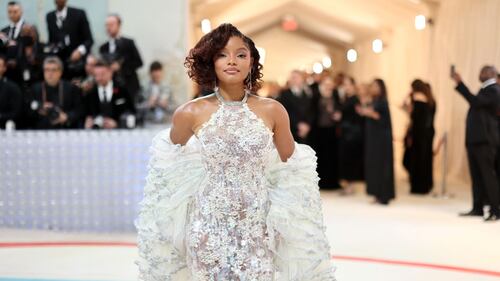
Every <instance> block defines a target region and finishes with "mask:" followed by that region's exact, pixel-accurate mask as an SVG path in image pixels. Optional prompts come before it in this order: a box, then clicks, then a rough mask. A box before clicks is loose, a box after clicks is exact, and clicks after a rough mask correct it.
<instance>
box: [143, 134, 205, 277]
mask: <svg viewBox="0 0 500 281" xmlns="http://www.w3.org/2000/svg"><path fill="white" fill-rule="evenodd" d="M150 153H151V159H150V162H149V166H148V175H147V177H146V186H145V188H144V197H143V200H142V201H141V203H140V211H139V216H138V218H137V219H136V221H135V226H136V228H137V232H138V241H137V244H138V248H139V259H138V260H137V261H136V264H137V265H138V266H139V280H148V281H153V280H155V281H156V280H158V281H160V280H161V281H166V280H187V279H185V278H184V277H182V276H185V274H186V273H187V270H185V269H186V258H185V256H186V247H185V239H184V237H185V233H186V231H185V225H186V223H187V212H188V205H189V202H190V201H191V200H192V197H193V195H194V194H195V192H196V191H197V189H198V187H199V186H200V185H201V183H202V181H203V178H204V169H203V165H202V162H201V155H200V150H199V143H197V140H196V139H195V138H191V140H190V141H189V142H188V144H186V145H184V146H181V145H180V144H173V143H172V141H171V139H170V129H167V130H163V131H161V132H160V133H158V134H157V135H156V136H155V137H154V138H153V143H152V146H151V148H150Z"/></svg>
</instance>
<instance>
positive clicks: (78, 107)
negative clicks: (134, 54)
mask: <svg viewBox="0 0 500 281" xmlns="http://www.w3.org/2000/svg"><path fill="white" fill-rule="evenodd" d="M59 83H62V104H60V103H59V97H58V95H56V96H50V95H47V101H48V102H52V103H54V104H55V105H57V106H58V107H59V108H60V109H61V110H62V111H64V112H65V113H66V114H67V115H68V121H67V122H66V123H65V124H59V125H52V124H50V120H49V118H48V117H46V116H43V115H40V114H38V112H37V111H35V112H33V114H34V115H35V128H37V129H61V128H73V129H75V128H79V127H81V125H82V124H83V122H82V120H83V119H82V117H83V103H82V93H81V91H80V88H78V87H76V86H75V85H73V84H72V83H70V82H68V81H65V80H61V82H59ZM43 87H44V83H43V82H39V83H36V84H35V85H33V88H32V95H33V97H32V98H31V99H32V100H31V102H32V101H36V102H37V103H38V104H39V105H40V106H41V105H42V104H43ZM31 102H30V104H31Z"/></svg>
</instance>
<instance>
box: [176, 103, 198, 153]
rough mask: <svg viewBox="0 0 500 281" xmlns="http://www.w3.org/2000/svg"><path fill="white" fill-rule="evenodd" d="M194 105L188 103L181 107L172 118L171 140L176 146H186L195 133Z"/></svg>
mask: <svg viewBox="0 0 500 281" xmlns="http://www.w3.org/2000/svg"><path fill="white" fill-rule="evenodd" d="M193 106H194V105H193V103H192V102H188V103H185V104H183V105H181V106H179V107H178V108H177V109H176V110H175V112H174V114H173V116H172V127H171V129H170V139H171V140H172V142H173V143H174V144H181V145H185V144H186V143H187V142H188V140H189V139H190V138H191V136H192V135H193V134H194V132H193V124H194V116H195V115H194V112H193Z"/></svg>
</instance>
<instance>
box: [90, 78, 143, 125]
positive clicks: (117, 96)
mask: <svg viewBox="0 0 500 281" xmlns="http://www.w3.org/2000/svg"><path fill="white" fill-rule="evenodd" d="M85 108H86V109H85V115H86V116H91V117H96V116H105V117H110V118H113V119H114V120H115V121H116V123H118V124H119V123H120V117H121V116H122V115H123V114H124V113H133V114H135V113H136V109H135V106H134V103H133V101H132V97H131V96H130V94H129V92H128V90H127V88H125V87H123V86H121V85H120V84H119V83H116V82H113V95H112V97H111V114H110V116H107V114H105V113H104V112H103V111H102V110H101V100H100V99H99V89H98V87H97V85H96V86H95V87H94V88H93V89H92V90H91V91H90V92H89V93H88V94H87V95H86V96H85Z"/></svg>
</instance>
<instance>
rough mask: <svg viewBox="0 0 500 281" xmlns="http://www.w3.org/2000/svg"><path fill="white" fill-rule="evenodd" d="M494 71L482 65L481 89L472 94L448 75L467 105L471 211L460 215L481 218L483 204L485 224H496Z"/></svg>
mask: <svg viewBox="0 0 500 281" xmlns="http://www.w3.org/2000/svg"><path fill="white" fill-rule="evenodd" d="M497 75H498V73H497V70H496V69H495V67H494V66H490V65H487V66H484V67H483V68H482V69H481V72H480V74H479V81H481V83H482V85H481V89H480V90H479V93H478V94H477V95H473V94H472V93H471V92H470V91H469V89H468V88H467V86H465V84H464V83H463V81H462V78H461V76H460V75H459V74H458V73H453V74H452V79H453V80H455V82H457V86H456V88H455V89H456V90H457V91H458V92H459V93H460V94H461V95H462V96H463V97H464V98H465V100H466V101H467V102H468V103H469V106H470V107H469V112H468V113H467V121H466V122H467V123H466V133H465V142H466V147H467V156H468V160H469V169H470V174H471V178H472V197H473V204H472V210H471V211H469V212H466V213H461V214H460V216H481V217H482V216H483V208H484V205H485V203H488V204H489V205H490V214H489V216H488V217H486V218H485V219H484V220H485V221H498V220H499V219H500V218H499V216H500V211H499V207H498V204H499V202H498V201H499V195H498V193H499V186H498V180H497V176H496V167H495V158H496V154H497V148H498V145H499V144H500V135H499V132H498V119H497V115H496V114H497V110H498V108H499V105H500V86H499V85H498V84H497Z"/></svg>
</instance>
